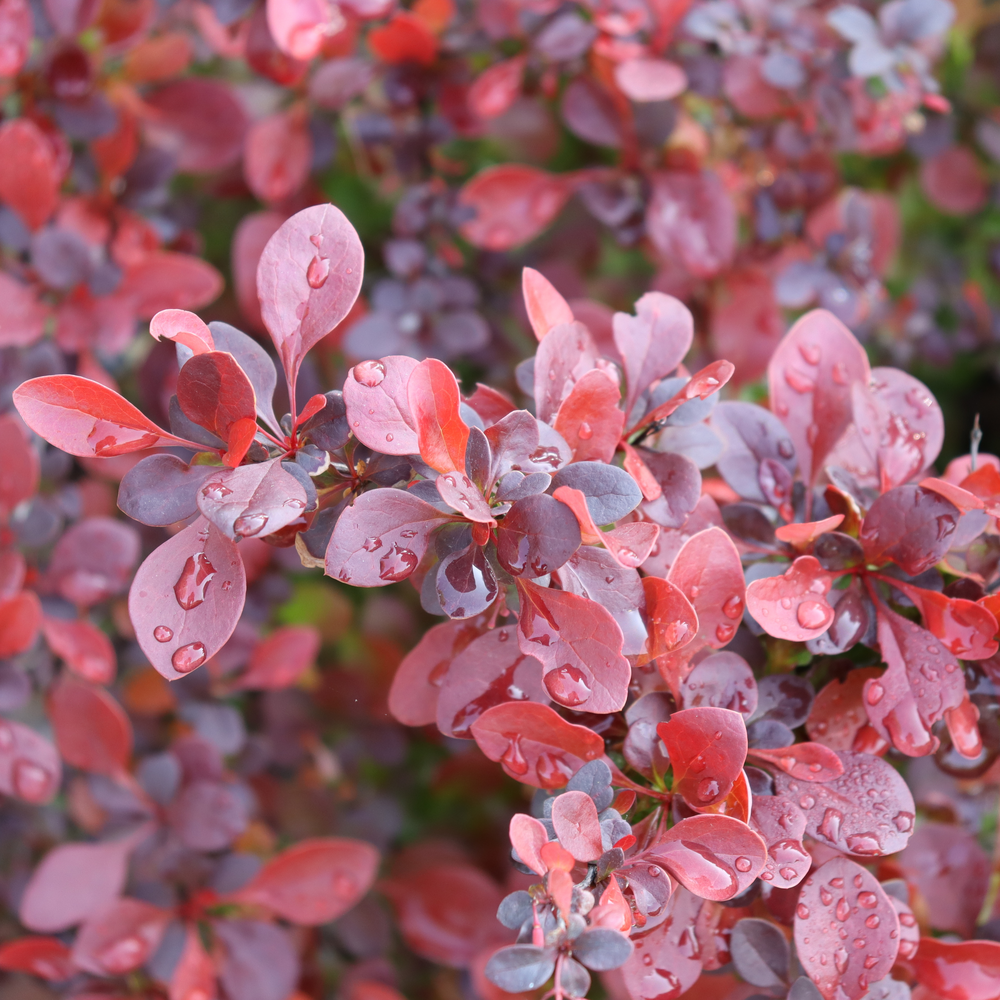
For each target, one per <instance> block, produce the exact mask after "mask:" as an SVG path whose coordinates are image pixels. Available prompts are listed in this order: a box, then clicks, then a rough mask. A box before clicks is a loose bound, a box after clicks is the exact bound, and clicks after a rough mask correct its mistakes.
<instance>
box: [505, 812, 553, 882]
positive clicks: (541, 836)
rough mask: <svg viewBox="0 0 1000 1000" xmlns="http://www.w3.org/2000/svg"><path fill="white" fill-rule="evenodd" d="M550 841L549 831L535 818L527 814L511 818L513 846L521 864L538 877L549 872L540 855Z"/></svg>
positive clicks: (515, 815)
mask: <svg viewBox="0 0 1000 1000" xmlns="http://www.w3.org/2000/svg"><path fill="white" fill-rule="evenodd" d="M548 841H549V834H548V831H547V830H546V829H545V827H544V826H543V825H542V823H541V822H540V821H539V820H537V819H535V817H534V816H529V815H527V814H526V813H514V815H513V816H511V818H510V843H511V846H512V847H513V848H514V850H515V851H517V856H518V857H519V858H520V859H521V863H522V864H525V865H527V866H528V867H529V868H530V869H531V870H532V871H534V872H535V873H536V874H538V875H544V874H545V872H546V871H547V870H548V866H547V865H546V863H545V862H544V861H543V860H542V856H541V853H540V852H541V850H542V848H543V847H544V846H545V845H546V844H547V843H548Z"/></svg>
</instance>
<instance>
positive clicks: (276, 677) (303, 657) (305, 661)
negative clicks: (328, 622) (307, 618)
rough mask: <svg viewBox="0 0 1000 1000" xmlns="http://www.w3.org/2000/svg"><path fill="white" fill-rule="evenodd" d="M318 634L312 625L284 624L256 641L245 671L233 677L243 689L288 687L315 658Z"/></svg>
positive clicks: (256, 689)
mask: <svg viewBox="0 0 1000 1000" xmlns="http://www.w3.org/2000/svg"><path fill="white" fill-rule="evenodd" d="M319 646H320V634H319V630H318V629H317V628H316V627H315V626H314V625H284V626H282V627H281V628H276V629H275V630H274V631H273V632H272V633H271V634H270V635H269V636H268V637H267V638H266V639H264V640H263V641H262V642H259V643H258V644H257V645H256V646H255V647H254V651H253V653H252V654H251V655H250V663H249V665H248V666H247V669H246V672H245V673H243V674H241V675H240V677H239V678H238V679H237V681H236V687H237V688H239V689H241V690H244V691H280V690H281V689H282V688H287V687H291V686H292V685H293V684H294V683H295V682H296V681H297V680H298V679H299V678H300V677H301V676H302V675H303V674H304V673H305V672H306V671H307V670H308V669H309V668H310V667H311V666H312V665H313V663H314V662H315V660H316V654H317V653H318V652H319Z"/></svg>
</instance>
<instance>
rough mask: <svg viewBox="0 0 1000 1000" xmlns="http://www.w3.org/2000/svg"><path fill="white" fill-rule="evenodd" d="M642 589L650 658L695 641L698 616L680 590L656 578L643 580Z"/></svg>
mask: <svg viewBox="0 0 1000 1000" xmlns="http://www.w3.org/2000/svg"><path fill="white" fill-rule="evenodd" d="M642 587H643V590H644V591H645V595H646V627H647V629H648V631H649V640H648V645H647V653H648V655H649V657H650V659H654V660H655V659H656V658H657V657H658V656H663V655H664V654H666V653H673V652H676V651H677V650H678V649H682V648H683V647H684V646H686V645H687V644H688V643H689V642H692V641H694V637H695V636H696V635H697V634H698V615H697V614H696V613H695V610H694V608H693V607H692V605H691V602H690V601H689V600H688V599H687V598H686V597H685V596H684V593H683V591H682V590H681V589H680V587H678V586H677V585H676V584H673V583H671V582H670V581H669V580H663V579H661V578H660V577H657V576H646V577H643V580H642Z"/></svg>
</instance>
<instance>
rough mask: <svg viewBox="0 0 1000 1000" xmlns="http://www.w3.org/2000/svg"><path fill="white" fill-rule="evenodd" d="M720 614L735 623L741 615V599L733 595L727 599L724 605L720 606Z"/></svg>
mask: <svg viewBox="0 0 1000 1000" xmlns="http://www.w3.org/2000/svg"><path fill="white" fill-rule="evenodd" d="M722 613H723V614H724V615H725V616H726V617H727V618H731V619H732V620H733V621H735V620H736V619H737V618H739V617H740V615H742V614H743V598H742V597H740V595H739V594H733V596H732V597H730V598H728V599H727V600H726V602H725V604H723V605H722Z"/></svg>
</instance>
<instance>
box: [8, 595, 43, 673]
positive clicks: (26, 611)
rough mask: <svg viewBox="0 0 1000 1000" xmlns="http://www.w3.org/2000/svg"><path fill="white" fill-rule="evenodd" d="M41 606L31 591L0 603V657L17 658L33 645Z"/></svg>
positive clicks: (39, 620) (40, 622)
mask: <svg viewBox="0 0 1000 1000" xmlns="http://www.w3.org/2000/svg"><path fill="white" fill-rule="evenodd" d="M41 624H42V605H41V602H40V601H39V600H38V595H37V594H36V593H35V592H34V591H33V590H22V591H21V593H20V594H17V595H16V596H14V597H11V598H9V599H8V600H6V601H0V657H8V656H17V654H18V653H23V652H25V650H28V649H30V648H31V647H32V646H33V645H34V644H35V637H36V636H37V635H38V629H39V628H40V627H41Z"/></svg>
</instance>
